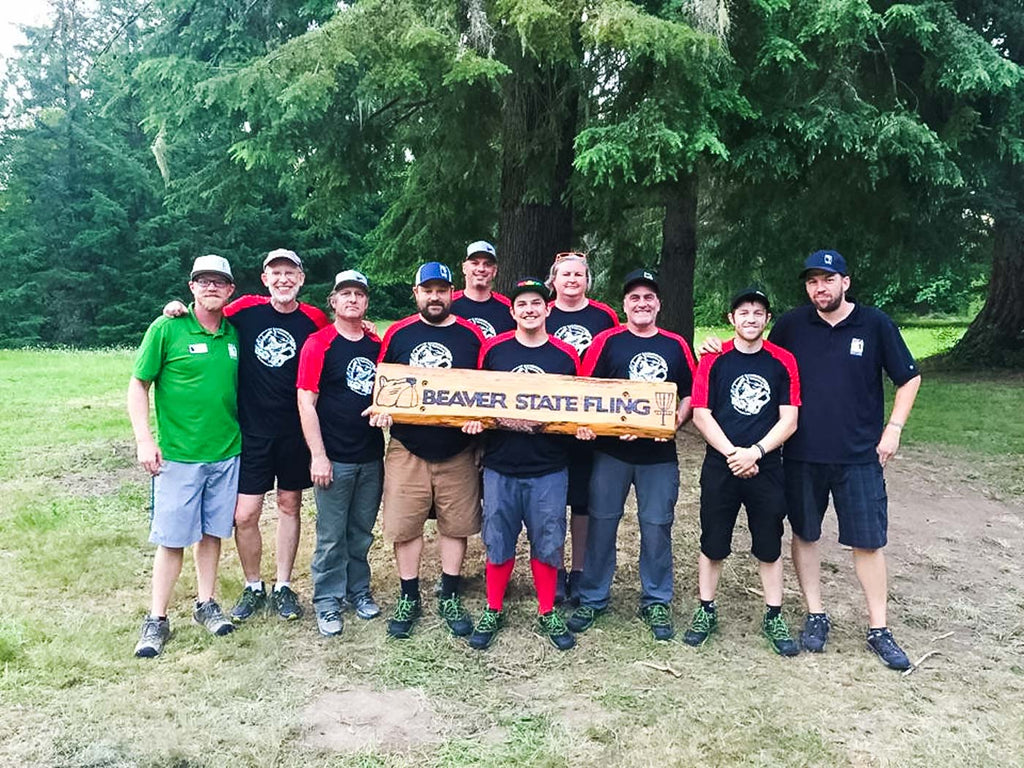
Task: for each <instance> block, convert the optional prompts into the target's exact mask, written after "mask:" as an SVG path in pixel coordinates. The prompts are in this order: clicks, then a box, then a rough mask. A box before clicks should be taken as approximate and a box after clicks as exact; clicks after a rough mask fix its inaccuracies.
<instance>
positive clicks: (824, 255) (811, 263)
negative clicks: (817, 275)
mask: <svg viewBox="0 0 1024 768" xmlns="http://www.w3.org/2000/svg"><path fill="white" fill-rule="evenodd" d="M814 269H816V270H818V271H819V272H834V273H835V274H837V275H845V274H846V259H844V258H843V255H842V254H841V253H839V251H815V252H814V253H812V254H811V255H810V256H808V257H807V259H806V260H805V261H804V270H803V272H801V273H800V277H801V278H804V277H806V276H807V273H808V272H810V271H811V270H814Z"/></svg>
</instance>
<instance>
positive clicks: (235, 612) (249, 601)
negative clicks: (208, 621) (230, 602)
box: [231, 587, 267, 624]
mask: <svg viewBox="0 0 1024 768" xmlns="http://www.w3.org/2000/svg"><path fill="white" fill-rule="evenodd" d="M266 607H267V591H266V590H265V589H262V588H261V589H252V588H250V587H246V588H245V589H243V590H242V594H241V595H239V596H238V600H237V601H236V602H235V605H234V607H233V608H232V609H231V620H232V621H233V622H235V623H236V624H240V623H242V622H243V621H245V620H246V619H249V618H252V616H253V615H254V614H256V613H258V612H259V611H262V610H263V609H264V608H266Z"/></svg>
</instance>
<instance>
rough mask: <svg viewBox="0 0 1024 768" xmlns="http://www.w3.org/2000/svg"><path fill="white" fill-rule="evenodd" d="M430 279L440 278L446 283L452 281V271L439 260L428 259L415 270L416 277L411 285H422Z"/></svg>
mask: <svg viewBox="0 0 1024 768" xmlns="http://www.w3.org/2000/svg"><path fill="white" fill-rule="evenodd" d="M431 280H442V281H443V282H446V283H448V284H451V283H452V282H453V281H452V271H451V270H450V269H448V267H446V266H445V265H444V264H442V263H441V262H439V261H428V262H427V263H426V264H424V265H422V266H421V267H420V268H419V269H417V270H416V279H415V281H413V285H423V284H424V283H428V282H430V281H431Z"/></svg>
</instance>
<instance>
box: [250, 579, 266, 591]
mask: <svg viewBox="0 0 1024 768" xmlns="http://www.w3.org/2000/svg"><path fill="white" fill-rule="evenodd" d="M245 588H246V589H251V590H252V591H253V592H262V591H263V589H264V587H263V582H262V581H247V582H245Z"/></svg>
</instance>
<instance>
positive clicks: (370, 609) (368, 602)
mask: <svg viewBox="0 0 1024 768" xmlns="http://www.w3.org/2000/svg"><path fill="white" fill-rule="evenodd" d="M355 608H356V616H358V617H359V618H360V619H363V620H364V621H369V620H370V619H375V618H377V617H378V616H380V606H379V605H377V603H376V601H374V599H373V595H371V594H369V593H367V594H365V595H360V596H359V597H357V598H356V600H355Z"/></svg>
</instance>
